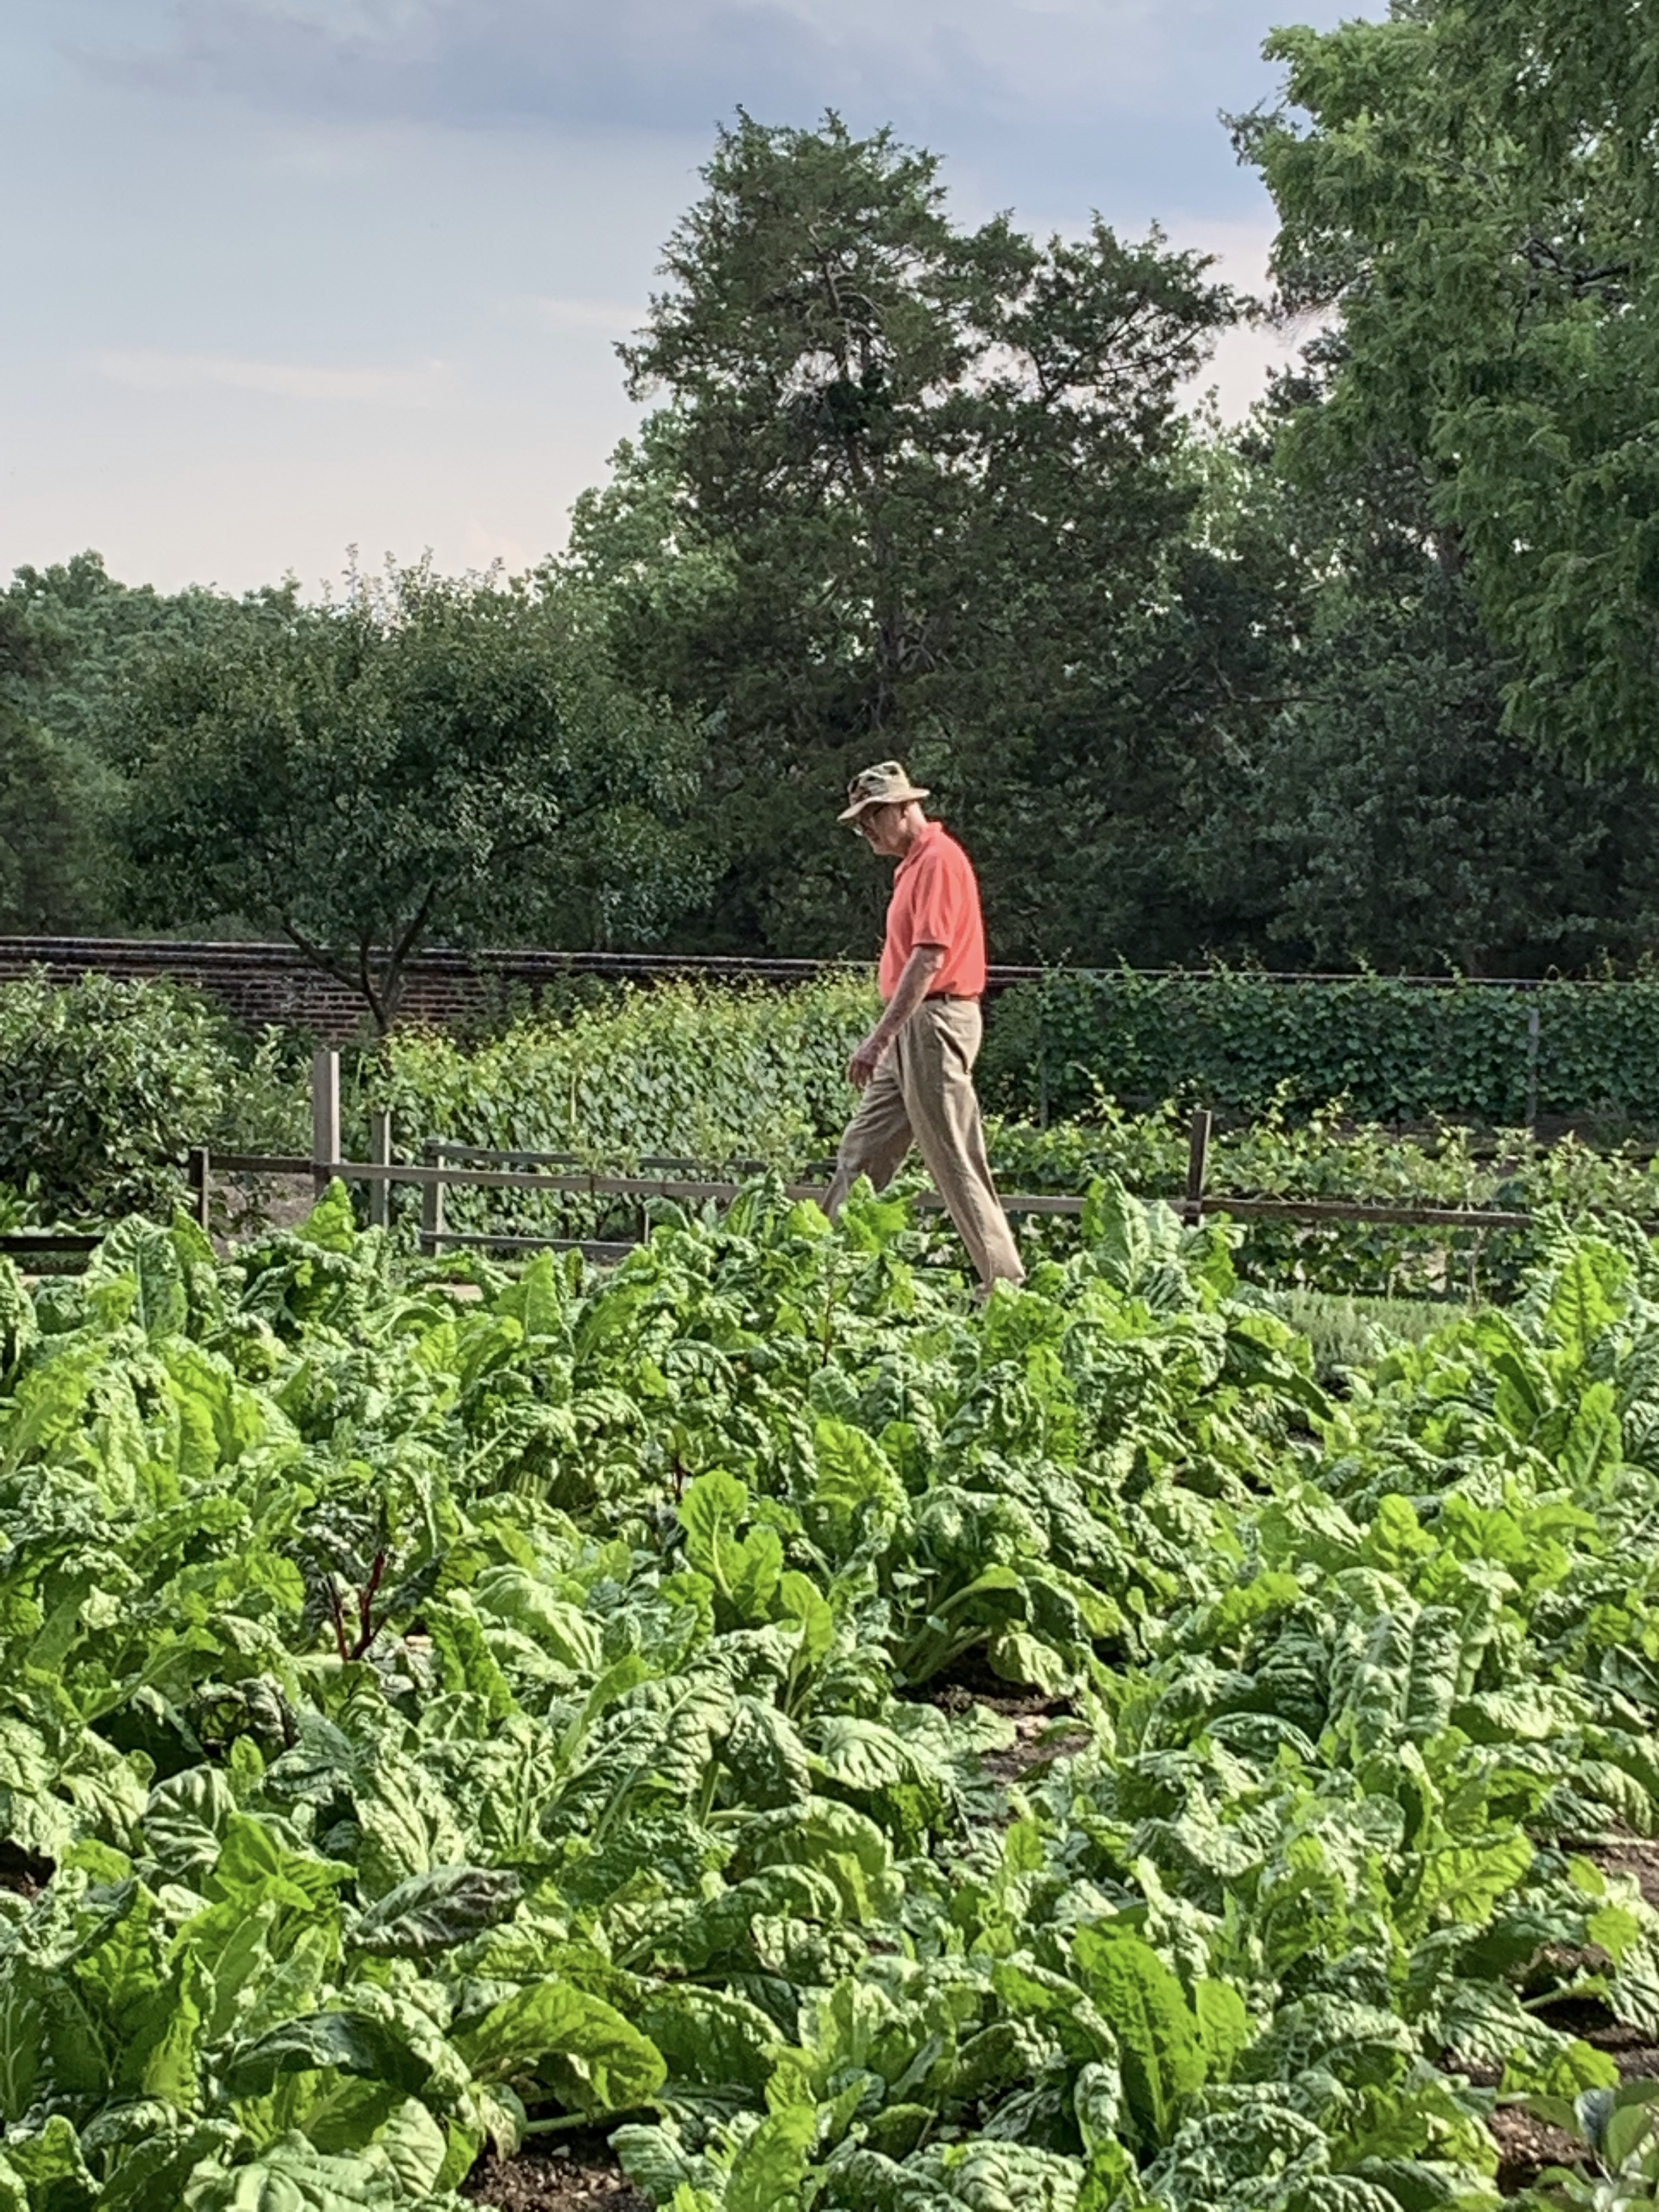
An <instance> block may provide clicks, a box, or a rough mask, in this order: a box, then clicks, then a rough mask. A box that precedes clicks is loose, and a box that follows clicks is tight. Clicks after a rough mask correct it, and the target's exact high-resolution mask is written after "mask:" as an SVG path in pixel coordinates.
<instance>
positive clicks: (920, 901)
mask: <svg viewBox="0 0 1659 2212" xmlns="http://www.w3.org/2000/svg"><path fill="white" fill-rule="evenodd" d="M917 945H943V946H944V947H945V965H944V966H943V967H942V968H941V969H939V974H938V975H936V976H935V977H934V978H933V988H932V989H931V990H930V991H929V992H928V994H927V995H928V997H929V998H930V999H940V998H945V997H950V998H954V999H976V998H978V997H979V995H980V994H981V992H982V991H983V990H984V988H985V923H984V921H983V919H982V917H981V914H980V910H979V882H978V878H976V877H975V874H974V864H973V862H972V861H971V860H969V857H968V855H967V854H966V853H964V852H963V849H962V848H961V846H960V845H958V844H957V841H956V839H955V838H954V837H953V836H951V833H950V831H949V830H948V829H946V828H945V824H944V823H942V822H930V823H928V824H927V828H926V829H924V830H923V831H922V833H921V836H919V837H918V838H917V840H916V842H915V844H914V845H912V846H911V848H910V849H909V851H908V853H907V854H905V856H904V858H903V859H902V860H901V861H900V862H899V865H898V873H897V874H896V876H895V877H894V878H893V899H892V903H891V905H890V907H889V908H888V909H887V942H886V943H885V944H884V945H883V947H882V949H881V995H882V997H883V998H884V999H890V998H891V997H892V995H893V994H894V992H895V991H896V990H897V988H898V984H899V977H900V976H901V975H902V974H903V973H904V966H905V963H906V962H907V961H908V959H909V957H910V955H911V954H912V953H913V952H914V951H915V949H916V947H917Z"/></svg>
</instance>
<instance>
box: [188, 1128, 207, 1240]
mask: <svg viewBox="0 0 1659 2212" xmlns="http://www.w3.org/2000/svg"><path fill="white" fill-rule="evenodd" d="M210 1172H211V1170H210V1166H209V1163H208V1148H207V1146H205V1145H192V1146H191V1148H190V1152H189V1156H188V1158H186V1160H185V1176H186V1177H187V1178H188V1180H189V1182H190V1210H191V1213H193V1214H194V1215H195V1217H196V1224H197V1227H198V1228H199V1229H202V1230H204V1231H205V1230H206V1228H207V1225H208V1185H209V1176H210Z"/></svg>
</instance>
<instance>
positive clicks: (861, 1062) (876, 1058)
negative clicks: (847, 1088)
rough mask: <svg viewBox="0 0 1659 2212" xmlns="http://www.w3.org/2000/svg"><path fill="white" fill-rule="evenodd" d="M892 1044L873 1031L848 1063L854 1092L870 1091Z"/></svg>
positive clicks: (849, 1077) (889, 1040)
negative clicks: (877, 1071) (872, 1080)
mask: <svg viewBox="0 0 1659 2212" xmlns="http://www.w3.org/2000/svg"><path fill="white" fill-rule="evenodd" d="M890 1042H891V1039H890V1038H889V1037H884V1036H883V1035H882V1033H881V1031H880V1030H871V1032H870V1034H869V1036H867V1037H866V1039H865V1040H864V1042H863V1043H862V1044H861V1045H860V1047H859V1048H858V1050H857V1051H856V1052H855V1053H854V1054H853V1057H852V1058H851V1060H848V1063H847V1080H848V1082H849V1083H850V1084H851V1085H852V1086H853V1088H854V1091H867V1090H868V1089H869V1087H870V1082H871V1079H872V1077H873V1075H874V1074H875V1072H876V1070H877V1069H878V1067H879V1066H881V1063H882V1061H883V1060H884V1059H885V1058H886V1057H887V1048H888V1046H889V1044H890Z"/></svg>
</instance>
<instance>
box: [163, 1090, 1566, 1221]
mask: <svg viewBox="0 0 1659 2212" xmlns="http://www.w3.org/2000/svg"><path fill="white" fill-rule="evenodd" d="M339 1097H340V1092H339V1056H338V1054H336V1053H332V1052H319V1054H317V1056H316V1061H315V1064H314V1066H313V1076H312V1102H313V1146H312V1151H311V1153H310V1155H309V1156H308V1157H307V1158H298V1157H295V1156H285V1157H269V1156H261V1155H258V1154H250V1153H241V1152H219V1153H215V1154H213V1155H212V1157H211V1160H210V1159H209V1156H208V1154H207V1153H206V1152H205V1151H203V1150H198V1151H197V1152H192V1154H191V1193H192V1196H193V1197H194V1198H195V1200H196V1201H197V1211H198V1213H199V1216H200V1218H202V1219H203V1220H204V1222H205V1220H206V1218H207V1196H206V1194H207V1188H208V1178H209V1176H210V1172H211V1171H212V1170H217V1171H218V1172H221V1173H223V1174H228V1175H276V1176H307V1175H308V1176H311V1178H312V1180H313V1184H314V1185H315V1187H316V1188H318V1189H319V1190H321V1189H325V1188H326V1187H327V1185H328V1183H329V1182H330V1181H331V1179H332V1178H333V1177H335V1176H339V1177H340V1178H341V1179H342V1180H343V1181H344V1182H357V1183H366V1184H367V1185H368V1188H369V1193H370V1199H369V1212H370V1218H371V1219H372V1220H374V1221H375V1222H377V1223H380V1224H381V1225H385V1224H386V1223H388V1222H389V1221H390V1219H391V1218H392V1206H391V1196H392V1192H393V1190H395V1189H397V1188H401V1187H407V1188H413V1189H417V1190H419V1191H420V1193H421V1194H422V1208H421V1237H420V1241H421V1244H422V1249H424V1250H427V1251H428V1252H437V1251H441V1250H442V1249H444V1248H445V1247H447V1246H457V1245H483V1246H489V1247H491V1248H495V1249H502V1250H517V1251H523V1250H532V1249H533V1250H543V1249H568V1248H571V1247H580V1249H584V1250H587V1251H591V1252H594V1253H596V1254H602V1255H605V1256H610V1255H611V1254H614V1253H621V1252H624V1251H627V1250H628V1249H630V1244H631V1243H634V1242H637V1241H639V1239H638V1238H635V1239H631V1240H626V1241H624V1240H621V1239H604V1240H599V1239H592V1238H580V1237H570V1238H563V1237H545V1238H544V1237H525V1236H520V1235H516V1234H507V1233H502V1234H501V1235H499V1236H497V1235H493V1234H490V1233H489V1232H488V1231H468V1230H457V1229H452V1228H451V1227H450V1226H449V1225H448V1223H447V1218H446V1208H445V1205H444V1198H445V1194H446V1193H447V1192H448V1191H451V1190H522V1191H532V1192H542V1193H545V1194H549V1195H554V1196H563V1197H570V1198H587V1199H601V1198H615V1199H637V1200H641V1201H647V1200H651V1199H671V1200H679V1201H682V1202H684V1203H688V1204H701V1203H703V1202H704V1201H707V1200H714V1202H715V1203H717V1204H727V1205H729V1204H730V1203H731V1201H732V1200H733V1199H734V1198H736V1197H737V1195H738V1192H739V1190H740V1189H741V1188H742V1185H741V1184H740V1183H738V1182H734V1181H732V1179H731V1178H730V1177H727V1176H708V1175H702V1174H697V1173H695V1172H693V1173H690V1174H686V1173H684V1170H686V1169H687V1168H695V1165H696V1164H695V1163H693V1162H690V1161H685V1160H679V1159H665V1158H647V1159H645V1160H642V1161H641V1169H642V1170H646V1169H649V1170H655V1172H653V1173H644V1172H642V1173H641V1174H638V1175H605V1174H601V1173H598V1172H595V1171H593V1170H588V1169H586V1168H584V1167H583V1166H582V1165H581V1163H580V1160H579V1159H578V1158H577V1157H576V1156H575V1155H574V1153H568V1152H528V1151H520V1152H511V1151H506V1150H498V1149H495V1148H494V1147H492V1146H487V1145H471V1144H464V1143H461V1142H459V1141H458V1140H456V1139H452V1138H447V1137H428V1139H425V1143H424V1147H423V1149H424V1152H425V1158H424V1161H423V1162H422V1164H416V1163H413V1162H402V1161H395V1160H394V1159H393V1158H392V1123H391V1117H390V1115H386V1114H385V1113H383V1112H377V1113H376V1114H374V1115H373V1116H372V1119H371V1130H370V1146H369V1149H370V1151H371V1152H373V1153H374V1158H372V1159H368V1160H348V1159H344V1158H341V1157H340V1105H339ZM1211 1129H1212V1117H1211V1116H1210V1115H1209V1114H1207V1113H1206V1112H1203V1111H1201V1110H1200V1112H1198V1113H1196V1114H1194V1116H1193V1119H1192V1124H1191V1127H1190V1130H1189V1133H1188V1160H1187V1176H1186V1184H1185V1188H1184V1190H1183V1192H1182V1195H1181V1196H1180V1197H1179V1198H1172V1199H1169V1200H1165V1201H1164V1202H1165V1203H1166V1204H1167V1205H1169V1206H1171V1207H1172V1208H1173V1210H1174V1211H1175V1212H1176V1213H1178V1214H1179V1215H1180V1216H1181V1217H1182V1219H1183V1220H1186V1221H1188V1222H1193V1223H1196V1222H1200V1221H1202V1220H1203V1219H1204V1218H1205V1217H1206V1214H1218V1213H1225V1214H1231V1215H1234V1216H1236V1217H1237V1218H1239V1219H1241V1220H1262V1219H1279V1220H1285V1221H1301V1222H1307V1223H1309V1224H1310V1225H1319V1224H1321V1223H1337V1222H1345V1223H1352V1224H1355V1225H1361V1226H1363V1225H1367V1224H1370V1225H1376V1226H1377V1227H1388V1228H1396V1227H1409V1228H1425V1229H1476V1230H1491V1229H1527V1228H1529V1227H1530V1226H1531V1224H1532V1216H1531V1215H1530V1214H1529V1213H1514V1212H1500V1211H1498V1210H1495V1209H1492V1208H1487V1207H1483V1206H1417V1205H1413V1204H1410V1203H1406V1204H1401V1205H1388V1204H1371V1203H1369V1202H1366V1201H1364V1200H1342V1199H1304V1198H1261V1197H1246V1196H1242V1195H1239V1196H1235V1195H1233V1194H1230V1193H1226V1192H1221V1191H1212V1190H1211V1189H1210V1188H1208V1175H1209V1156H1210V1135H1211ZM198 1162H199V1165H198V1164H197V1163H198ZM485 1163H488V1164H485ZM737 1166H738V1170H749V1171H750V1172H756V1173H758V1172H762V1171H763V1170H764V1166H765V1163H764V1162H763V1161H759V1160H755V1161H742V1162H739V1163H738V1164H737ZM783 1188H784V1193H785V1195H786V1196H787V1197H789V1198H791V1199H815V1200H822V1199H823V1198H824V1197H825V1196H826V1195H827V1192H828V1184H827V1183H826V1182H787V1183H786V1184H785V1185H784V1186H783ZM915 1202H916V1205H917V1206H919V1207H920V1208H921V1209H922V1210H923V1211H925V1212H942V1211H943V1209H944V1200H942V1199H940V1198H939V1197H938V1196H937V1195H936V1194H933V1192H931V1191H930V1192H924V1193H922V1194H920V1195H919V1196H918V1198H917V1200H916V1201H915ZM1002 1203H1003V1206H1004V1207H1005V1208H1006V1211H1007V1212H1010V1213H1025V1214H1049V1215H1068V1214H1072V1215H1075V1214H1080V1213H1081V1212H1083V1209H1084V1206H1085V1204H1086V1203H1087V1201H1086V1200H1085V1199H1082V1198H1079V1197H1075V1196H1073V1195H1070V1194H1055V1193H1053V1192H1042V1191H1012V1192H1009V1193H1008V1194H1006V1195H1005V1196H1004V1198H1003V1201H1002ZM639 1231H640V1237H643V1235H644V1234H645V1221H644V1216H643V1205H642V1206H641V1218H640V1224H639Z"/></svg>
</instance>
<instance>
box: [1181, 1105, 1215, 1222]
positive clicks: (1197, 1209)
mask: <svg viewBox="0 0 1659 2212" xmlns="http://www.w3.org/2000/svg"><path fill="white" fill-rule="evenodd" d="M1209 1171H1210V1109H1208V1107H1207V1106H1196V1107H1194V1109H1193V1121H1192V1127H1191V1129H1190V1130H1189V1132H1188V1139H1187V1209H1188V1214H1189V1217H1190V1218H1191V1219H1192V1220H1193V1221H1194V1222H1200V1221H1202V1220H1203V1218H1204V1181H1205V1177H1206V1176H1207V1175H1208V1174H1209Z"/></svg>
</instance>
